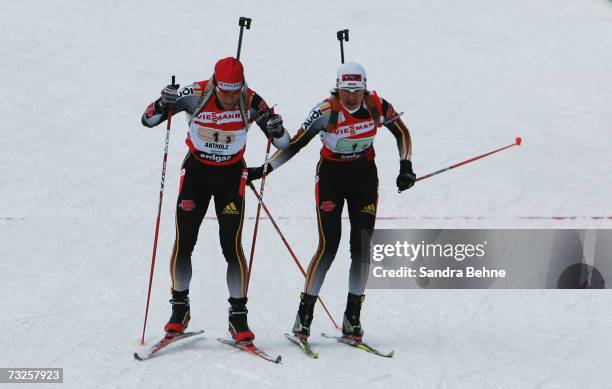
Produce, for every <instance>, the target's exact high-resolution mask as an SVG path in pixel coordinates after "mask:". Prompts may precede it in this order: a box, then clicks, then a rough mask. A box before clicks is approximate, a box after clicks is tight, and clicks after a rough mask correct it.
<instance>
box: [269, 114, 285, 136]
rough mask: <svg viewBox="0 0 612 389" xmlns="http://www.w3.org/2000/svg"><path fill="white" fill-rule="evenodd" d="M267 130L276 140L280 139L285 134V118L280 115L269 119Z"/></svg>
mask: <svg viewBox="0 0 612 389" xmlns="http://www.w3.org/2000/svg"><path fill="white" fill-rule="evenodd" d="M266 129H267V130H268V135H269V136H272V137H274V138H280V137H281V136H283V134H284V133H285V129H284V128H283V118H282V117H281V115H279V114H276V113H275V114H274V115H271V116H270V117H268V121H267V122H266Z"/></svg>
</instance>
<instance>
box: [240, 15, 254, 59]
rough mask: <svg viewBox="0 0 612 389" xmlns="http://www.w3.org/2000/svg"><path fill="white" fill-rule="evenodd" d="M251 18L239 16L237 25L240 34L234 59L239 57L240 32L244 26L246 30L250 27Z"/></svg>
mask: <svg viewBox="0 0 612 389" xmlns="http://www.w3.org/2000/svg"><path fill="white" fill-rule="evenodd" d="M252 20H253V19H251V18H245V17H244V16H241V17H240V19H238V25H239V26H240V36H239V37H238V53H236V59H240V49H241V48H242V32H243V30H244V28H245V27H246V29H247V30H250V29H251V21H252Z"/></svg>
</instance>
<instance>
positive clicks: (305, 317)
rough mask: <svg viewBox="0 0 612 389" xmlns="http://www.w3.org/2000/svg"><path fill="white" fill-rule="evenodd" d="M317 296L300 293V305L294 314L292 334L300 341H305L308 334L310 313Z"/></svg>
mask: <svg viewBox="0 0 612 389" xmlns="http://www.w3.org/2000/svg"><path fill="white" fill-rule="evenodd" d="M316 302H317V296H311V295H309V294H306V293H302V294H300V307H299V309H298V312H297V315H295V324H293V330H292V331H293V334H294V335H295V336H297V337H298V338H300V339H301V340H302V341H304V342H305V341H307V340H308V337H309V336H310V324H311V323H312V314H313V311H314V306H315V303H316Z"/></svg>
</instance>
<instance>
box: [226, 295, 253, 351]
mask: <svg viewBox="0 0 612 389" xmlns="http://www.w3.org/2000/svg"><path fill="white" fill-rule="evenodd" d="M227 301H229V303H230V308H229V332H230V334H231V335H232V338H233V339H234V342H236V343H240V342H247V341H252V340H253V339H255V334H254V333H253V332H252V331H251V329H250V328H249V324H248V322H247V314H248V313H249V311H248V310H247V308H246V303H247V298H246V297H243V298H233V297H230V298H229V300H227Z"/></svg>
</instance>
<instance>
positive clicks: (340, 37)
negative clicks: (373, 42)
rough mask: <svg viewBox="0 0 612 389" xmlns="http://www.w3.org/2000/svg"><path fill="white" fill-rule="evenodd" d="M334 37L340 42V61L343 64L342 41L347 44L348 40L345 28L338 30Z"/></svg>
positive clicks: (347, 32) (347, 31)
mask: <svg viewBox="0 0 612 389" xmlns="http://www.w3.org/2000/svg"><path fill="white" fill-rule="evenodd" d="M336 37H337V38H338V40H339V41H340V61H341V62H342V63H344V41H345V40H346V41H347V42H348V40H349V30H348V28H345V29H344V30H340V31H338V32H337V33H336Z"/></svg>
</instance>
